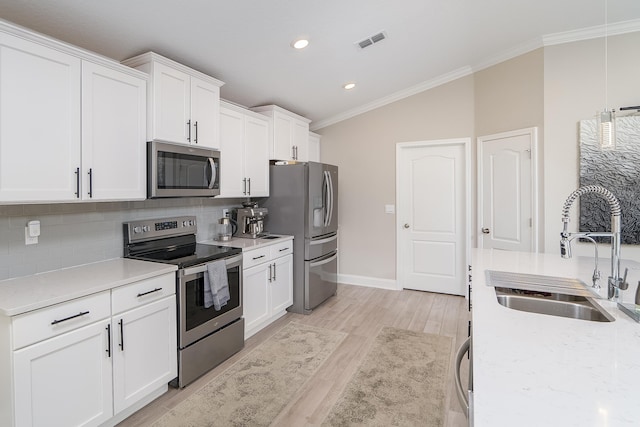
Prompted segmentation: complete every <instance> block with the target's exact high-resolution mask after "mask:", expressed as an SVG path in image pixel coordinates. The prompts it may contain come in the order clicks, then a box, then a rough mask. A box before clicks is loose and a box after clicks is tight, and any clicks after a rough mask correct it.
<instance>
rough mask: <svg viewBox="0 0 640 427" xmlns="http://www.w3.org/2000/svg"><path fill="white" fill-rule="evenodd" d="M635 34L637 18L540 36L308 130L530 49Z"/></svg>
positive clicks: (325, 121)
mask: <svg viewBox="0 0 640 427" xmlns="http://www.w3.org/2000/svg"><path fill="white" fill-rule="evenodd" d="M636 31H640V19H634V20H629V21H623V22H617V23H614V24H608V25H606V26H605V25H598V26H595V27H588V28H582V29H579V30H574V31H565V32H562V33H553V34H548V35H545V36H542V37H541V38H537V39H533V40H530V41H529V42H526V43H523V44H521V45H519V46H516V47H514V48H512V49H508V50H505V51H503V52H500V53H499V54H497V55H494V56H491V57H489V58H486V59H485V60H483V61H481V62H479V63H477V64H475V65H472V66H466V67H462V68H459V69H458V70H455V71H453V72H451V73H447V74H443V75H442V76H439V77H436V78H434V79H431V80H427V81H425V82H423V83H420V84H418V85H416V86H412V87H410V88H408V89H405V90H401V91H399V92H396V93H394V94H391V95H389V96H386V97H384V98H380V99H378V100H376V101H373V102H370V103H368V104H365V105H362V106H360V107H356V108H353V109H351V110H347V111H345V112H343V113H340V114H337V115H335V116H332V117H329V118H327V119H324V120H320V121H317V122H312V123H311V126H310V129H311V130H312V131H315V130H318V129H322V128H324V127H327V126H331V125H333V124H336V123H338V122H341V121H343V120H347V119H350V118H352V117H355V116H357V115H360V114H363V113H366V112H368V111H371V110H374V109H376V108H380V107H382V106H385V105H387V104H390V103H392V102H396V101H399V100H401V99H404V98H406V97H409V96H412V95H416V94H418V93H420V92H423V91H425V90H429V89H433V88H434V87H436V86H440V85H442V84H445V83H448V82H451V81H453V80H456V79H459V78H461V77H465V76H467V75H469V74H473V73H475V72H477V71H480V70H483V69H485V68H489V67H492V66H494V65H496V64H499V63H501V62H504V61H507V60H509V59H513V58H515V57H517V56H520V55H524V54H525V53H528V52H531V51H533V50H536V49H539V48H542V47H546V46H553V45H558V44H563V43H573V42H577V41H581V40H589V39H594V38H599V37H604V36H605V35H607V36H615V35H621V34H627V33H633V32H636Z"/></svg>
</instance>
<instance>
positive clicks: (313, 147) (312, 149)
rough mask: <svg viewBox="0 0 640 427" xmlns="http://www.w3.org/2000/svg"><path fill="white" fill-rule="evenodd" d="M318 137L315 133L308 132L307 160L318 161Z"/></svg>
mask: <svg viewBox="0 0 640 427" xmlns="http://www.w3.org/2000/svg"><path fill="white" fill-rule="evenodd" d="M320 138H321V136H320V135H318V134H317V133H313V132H309V161H310V162H320Z"/></svg>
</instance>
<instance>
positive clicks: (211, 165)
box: [207, 157, 218, 190]
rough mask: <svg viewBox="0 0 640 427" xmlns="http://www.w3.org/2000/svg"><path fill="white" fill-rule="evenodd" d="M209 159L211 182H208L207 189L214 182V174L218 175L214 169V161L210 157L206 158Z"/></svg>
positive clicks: (210, 187) (211, 186)
mask: <svg viewBox="0 0 640 427" xmlns="http://www.w3.org/2000/svg"><path fill="white" fill-rule="evenodd" d="M207 160H208V161H209V166H210V167H211V182H209V189H210V190H211V189H212V188H213V186H214V185H215V183H216V176H217V175H218V171H217V170H216V162H215V161H214V160H213V158H212V157H209V158H208V159H207Z"/></svg>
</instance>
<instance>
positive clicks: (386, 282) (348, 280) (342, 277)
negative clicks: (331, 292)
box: [338, 274, 400, 291]
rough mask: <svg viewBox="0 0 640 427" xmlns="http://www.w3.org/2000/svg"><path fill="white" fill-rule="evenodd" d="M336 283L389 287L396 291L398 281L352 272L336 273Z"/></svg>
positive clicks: (380, 287) (379, 287)
mask: <svg viewBox="0 0 640 427" xmlns="http://www.w3.org/2000/svg"><path fill="white" fill-rule="evenodd" d="M338 283H344V284H347V285H357V286H367V287H369V288H378V289H389V290H392V291H398V290H400V289H398V283H397V281H396V280H394V279H380V278H377V277H368V276H356V275H354V274H338Z"/></svg>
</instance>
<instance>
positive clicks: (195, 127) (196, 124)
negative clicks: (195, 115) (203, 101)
mask: <svg viewBox="0 0 640 427" xmlns="http://www.w3.org/2000/svg"><path fill="white" fill-rule="evenodd" d="M193 128H194V129H195V131H196V137H195V138H193V142H195V143H196V144H197V143H198V121H197V120H196V121H195V122H194V123H193Z"/></svg>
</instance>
